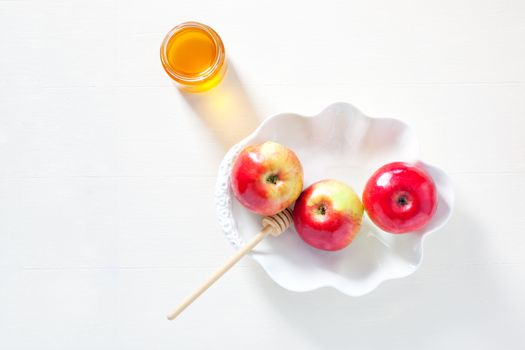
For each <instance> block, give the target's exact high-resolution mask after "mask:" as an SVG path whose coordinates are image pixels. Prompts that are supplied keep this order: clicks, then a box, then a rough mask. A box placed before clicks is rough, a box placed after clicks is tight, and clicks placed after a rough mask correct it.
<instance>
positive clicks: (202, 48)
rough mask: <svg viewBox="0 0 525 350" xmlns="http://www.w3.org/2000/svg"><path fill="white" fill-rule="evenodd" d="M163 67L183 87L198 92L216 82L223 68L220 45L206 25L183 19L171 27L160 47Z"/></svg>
mask: <svg viewBox="0 0 525 350" xmlns="http://www.w3.org/2000/svg"><path fill="white" fill-rule="evenodd" d="M160 57H161V61H162V65H163V67H164V70H165V71H166V73H168V75H169V76H170V77H171V78H172V79H173V80H175V81H176V82H177V83H178V84H179V86H180V87H181V88H183V89H185V90H188V91H193V92H198V91H205V90H208V89H210V88H212V87H214V86H215V85H217V84H218V83H219V82H220V81H221V79H222V77H223V75H224V71H225V69H226V64H225V62H226V57H225V52H224V45H223V43H222V40H221V38H220V37H219V35H218V34H217V33H216V32H215V31H214V30H213V29H211V28H210V27H208V26H206V25H204V24H201V23H197V22H185V23H182V24H180V25H178V26H176V27H175V28H173V29H172V30H171V31H170V32H169V33H168V34H167V35H166V37H165V39H164V41H163V42H162V45H161V49H160Z"/></svg>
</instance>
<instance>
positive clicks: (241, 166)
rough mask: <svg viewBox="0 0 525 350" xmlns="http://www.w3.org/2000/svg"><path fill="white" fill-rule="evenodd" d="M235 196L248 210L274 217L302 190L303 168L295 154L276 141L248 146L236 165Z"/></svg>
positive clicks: (233, 170) (233, 172)
mask: <svg viewBox="0 0 525 350" xmlns="http://www.w3.org/2000/svg"><path fill="white" fill-rule="evenodd" d="M231 183H232V189H233V194H234V195H235V197H236V198H237V199H238V200H239V202H241V204H242V205H244V206H245V207H246V208H248V209H249V210H251V211H253V212H255V213H258V214H261V215H274V214H277V213H278V212H280V211H282V210H284V209H286V208H288V207H289V206H290V205H291V204H292V203H293V202H294V201H295V200H296V199H297V197H299V195H300V194H301V190H302V189H303V167H302V165H301V162H300V161H299V159H298V158H297V156H296V155H295V153H294V152H293V151H292V150H290V149H288V148H286V147H284V146H282V145H280V144H278V143H275V142H271V141H267V142H264V143H262V144H258V145H253V146H248V147H246V148H245V149H243V150H242V151H241V153H240V154H239V155H238V156H237V158H236V160H235V163H234V164H233V169H232V176H231Z"/></svg>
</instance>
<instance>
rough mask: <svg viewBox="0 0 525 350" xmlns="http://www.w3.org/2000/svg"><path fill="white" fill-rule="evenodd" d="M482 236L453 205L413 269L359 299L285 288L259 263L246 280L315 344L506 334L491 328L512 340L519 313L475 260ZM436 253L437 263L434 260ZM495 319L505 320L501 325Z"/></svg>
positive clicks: (424, 344)
mask: <svg viewBox="0 0 525 350" xmlns="http://www.w3.org/2000/svg"><path fill="white" fill-rule="evenodd" d="M486 234H489V233H487V232H483V230H482V228H481V227H478V226H476V224H475V222H474V221H473V220H471V219H470V218H469V216H468V214H466V213H465V212H463V211H462V210H460V209H458V210H456V212H455V213H454V214H453V217H452V219H451V221H450V222H449V223H448V224H447V225H446V226H445V227H444V228H443V229H442V230H440V231H438V232H436V233H434V234H433V235H432V236H431V237H429V238H428V239H427V240H426V242H425V244H426V245H427V249H426V252H425V253H426V255H427V256H426V257H425V258H424V261H423V264H422V266H421V270H420V271H416V272H415V274H414V275H412V276H409V277H407V278H405V279H401V280H394V281H387V282H386V283H384V284H382V285H380V286H379V287H378V289H376V290H375V291H374V292H372V293H371V294H369V295H366V296H363V297H359V298H353V297H348V296H345V295H343V294H342V293H339V292H337V291H335V290H333V289H321V290H316V291H313V292H308V293H293V292H289V291H287V290H284V289H282V288H281V287H279V286H277V285H276V284H274V283H273V282H272V281H271V280H270V279H269V278H268V276H266V275H265V273H264V272H263V271H262V269H259V268H257V269H254V274H253V279H254V283H255V284H257V285H258V288H256V289H257V290H259V291H260V294H261V295H262V297H266V298H267V299H268V305H272V307H273V308H275V309H277V312H278V313H279V314H281V315H282V317H283V318H285V319H286V320H287V322H286V323H287V324H289V326H290V328H291V329H294V331H296V330H298V331H299V332H300V333H301V335H302V336H304V337H305V338H310V339H311V341H312V342H313V343H314V344H316V345H318V346H319V348H320V349H350V348H353V349H384V348H385V346H386V345H389V346H392V348H394V349H398V348H401V347H402V346H405V347H406V346H409V347H410V348H419V349H427V348H447V346H448V345H451V344H450V342H452V341H454V340H458V339H459V340H461V342H467V343H469V342H471V343H472V344H476V343H478V344H479V343H480V340H482V341H483V343H486V342H487V341H494V342H495V341H497V342H498V344H500V343H501V342H503V343H505V341H507V342H508V341H510V340H509V339H511V338H512V337H508V338H509V339H495V337H494V336H492V335H491V334H492V330H493V329H494V328H503V329H505V331H506V332H510V333H511V334H513V335H514V336H515V338H514V339H516V338H517V335H518V334H519V333H518V332H520V330H519V329H518V327H519V320H522V319H523V318H522V317H523V315H517V314H516V313H518V310H517V309H516V307H515V306H514V307H513V305H510V304H509V301H508V300H506V298H505V291H504V290H503V289H502V287H500V286H498V283H497V280H498V279H497V278H496V276H495V275H494V271H492V272H491V271H490V270H491V269H490V268H488V267H487V265H485V264H483V265H481V264H476V262H479V261H483V257H484V256H487V255H486V254H484V250H483V248H486V247H484V242H483V237H484V235H486ZM425 259H433V260H434V267H433V268H432V267H428V268H426V266H425V265H426V264H425ZM435 259H440V261H442V262H443V263H442V265H441V264H435ZM427 261H428V260H427ZM469 261H470V262H472V263H469ZM424 270H426V271H424ZM510 315H513V316H512V317H507V316H510ZM502 319H505V320H508V323H507V322H505V324H500V323H499V322H500V321H501V320H502ZM513 319H514V321H513ZM514 332H515V333H514ZM268 336H271V335H270V334H268ZM475 339H477V342H476V341H474V340H475ZM500 345H503V344H500ZM515 345H516V344H514V346H515ZM487 346H489V347H490V345H489V344H487ZM509 346H512V344H509ZM459 347H461V345H459ZM503 347H505V346H503ZM506 348H509V347H506Z"/></svg>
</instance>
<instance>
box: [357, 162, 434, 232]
mask: <svg viewBox="0 0 525 350" xmlns="http://www.w3.org/2000/svg"><path fill="white" fill-rule="evenodd" d="M363 204H364V206H365V210H366V212H367V214H368V216H369V217H370V219H371V220H372V221H373V222H374V223H375V224H376V225H377V226H379V227H380V228H381V229H383V230H384V231H387V232H391V233H406V232H412V231H417V230H419V229H421V228H423V227H424V226H425V225H426V224H428V222H429V221H430V219H431V218H432V216H433V215H434V213H435V212H436V208H437V191H436V185H435V184H434V181H433V180H432V177H430V175H429V174H428V173H427V172H426V171H425V170H424V169H423V168H422V167H420V166H417V165H413V164H408V163H402V162H395V163H389V164H386V165H384V166H382V167H381V168H379V169H378V170H377V171H376V172H375V173H374V174H373V175H372V177H370V179H369V180H368V182H367V184H366V186H365V189H364V192H363Z"/></svg>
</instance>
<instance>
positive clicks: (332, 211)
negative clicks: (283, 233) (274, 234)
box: [293, 180, 363, 250]
mask: <svg viewBox="0 0 525 350" xmlns="http://www.w3.org/2000/svg"><path fill="white" fill-rule="evenodd" d="M293 213H294V225H295V230H296V231H297V233H298V234H299V236H300V237H301V238H302V239H303V240H304V241H305V242H306V243H308V244H309V245H311V246H312V247H315V248H318V249H322V250H340V249H343V248H344V247H346V246H348V245H349V244H350V243H351V242H352V240H353V239H354V237H355V236H356V235H357V233H358V232H359V228H360V227H361V219H362V217H363V204H362V203H361V201H360V200H359V197H358V196H357V194H356V193H355V192H354V190H352V189H351V188H350V187H348V186H347V185H345V184H344V183H342V182H340V181H337V180H322V181H319V182H316V183H314V184H313V185H311V186H310V187H308V188H307V189H305V190H304V191H303V193H302V194H301V196H300V197H299V199H298V200H297V202H296V203H295V207H294V211H293Z"/></svg>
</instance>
